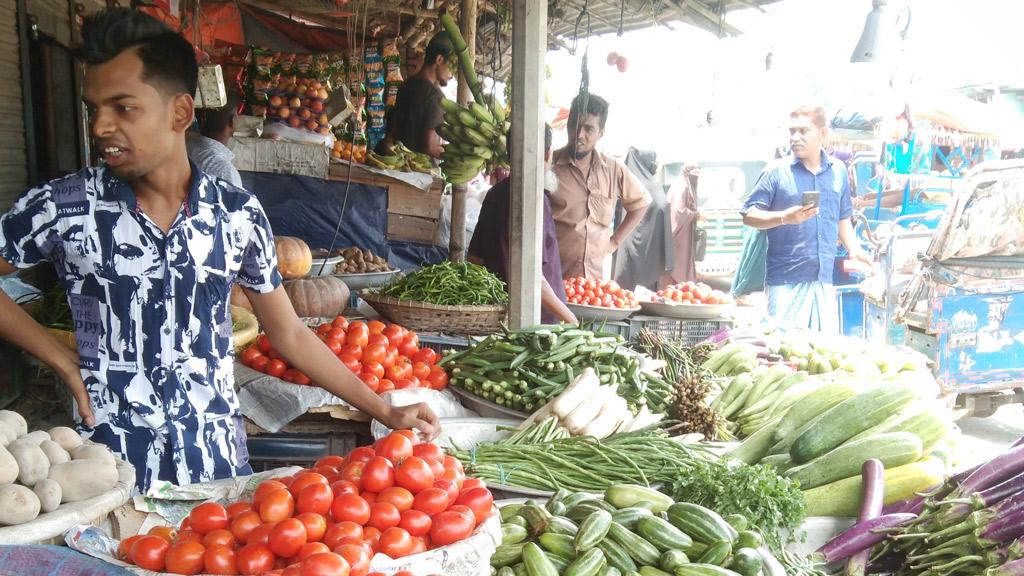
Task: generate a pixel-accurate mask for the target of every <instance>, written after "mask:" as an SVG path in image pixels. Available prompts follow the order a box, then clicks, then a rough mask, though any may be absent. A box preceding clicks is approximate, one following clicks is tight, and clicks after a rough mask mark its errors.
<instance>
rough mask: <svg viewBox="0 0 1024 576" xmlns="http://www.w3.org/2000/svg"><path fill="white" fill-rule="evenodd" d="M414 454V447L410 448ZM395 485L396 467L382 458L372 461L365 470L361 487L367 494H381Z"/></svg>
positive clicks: (410, 451)
mask: <svg viewBox="0 0 1024 576" xmlns="http://www.w3.org/2000/svg"><path fill="white" fill-rule="evenodd" d="M409 453H410V454H411V453H412V446H410V447H409ZM394 485H395V466H394V464H392V463H391V461H390V460H388V459H387V458H382V457H380V456H378V457H376V458H374V459H373V460H370V463H369V464H367V465H366V467H365V468H363V477H362V480H361V482H360V486H361V487H362V489H363V490H364V491H366V492H380V491H381V490H385V489H387V488H391V487H392V486H394Z"/></svg>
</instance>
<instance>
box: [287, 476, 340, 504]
mask: <svg viewBox="0 0 1024 576" xmlns="http://www.w3.org/2000/svg"><path fill="white" fill-rule="evenodd" d="M313 484H323V485H324V486H327V485H328V484H330V482H328V481H327V478H326V477H324V475H323V474H319V473H317V472H300V473H298V474H296V475H295V480H293V481H292V484H291V486H289V487H288V491H289V492H291V493H292V496H294V497H295V498H298V497H299V494H301V493H302V490H303V488H305V487H306V486H311V485H313Z"/></svg>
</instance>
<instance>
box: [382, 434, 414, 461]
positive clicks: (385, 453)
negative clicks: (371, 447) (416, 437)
mask: <svg viewBox="0 0 1024 576" xmlns="http://www.w3.org/2000/svg"><path fill="white" fill-rule="evenodd" d="M375 452H376V454H377V456H380V457H382V458H387V459H388V460H390V461H392V462H400V461H402V460H404V459H406V458H408V457H410V456H412V440H410V439H409V438H408V437H407V436H405V435H403V434H399V433H397V432H392V433H391V434H388V435H387V436H385V437H384V438H382V439H381V441H380V444H378V445H377V448H376V450H375Z"/></svg>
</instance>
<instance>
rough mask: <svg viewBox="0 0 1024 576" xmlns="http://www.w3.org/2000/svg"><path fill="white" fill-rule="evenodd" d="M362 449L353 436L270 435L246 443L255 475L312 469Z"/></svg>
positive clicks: (250, 438) (260, 436)
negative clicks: (330, 458) (283, 469)
mask: <svg viewBox="0 0 1024 576" xmlns="http://www.w3.org/2000/svg"><path fill="white" fill-rule="evenodd" d="M359 445H360V444H359V436H358V435H356V434H352V433H348V434H284V433H266V434H259V435H250V436H249V437H248V438H247V439H246V446H247V448H248V449H249V465H250V466H252V471H253V472H263V471H266V470H272V469H274V468H281V467H284V466H302V467H309V466H312V465H313V463H315V462H316V461H317V460H319V459H320V458H323V457H324V456H331V455H337V456H344V455H346V454H348V453H349V452H351V451H352V450H354V449H355V448H356V447H357V446H359Z"/></svg>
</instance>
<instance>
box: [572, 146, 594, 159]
mask: <svg viewBox="0 0 1024 576" xmlns="http://www.w3.org/2000/svg"><path fill="white" fill-rule="evenodd" d="M590 152H591V151H590V150H587V151H586V152H584V151H583V150H580V149H579V148H573V149H572V153H573V156H575V157H576V159H577V160H583V159H584V158H586V157H587V156H588V155H589V154H590Z"/></svg>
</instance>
